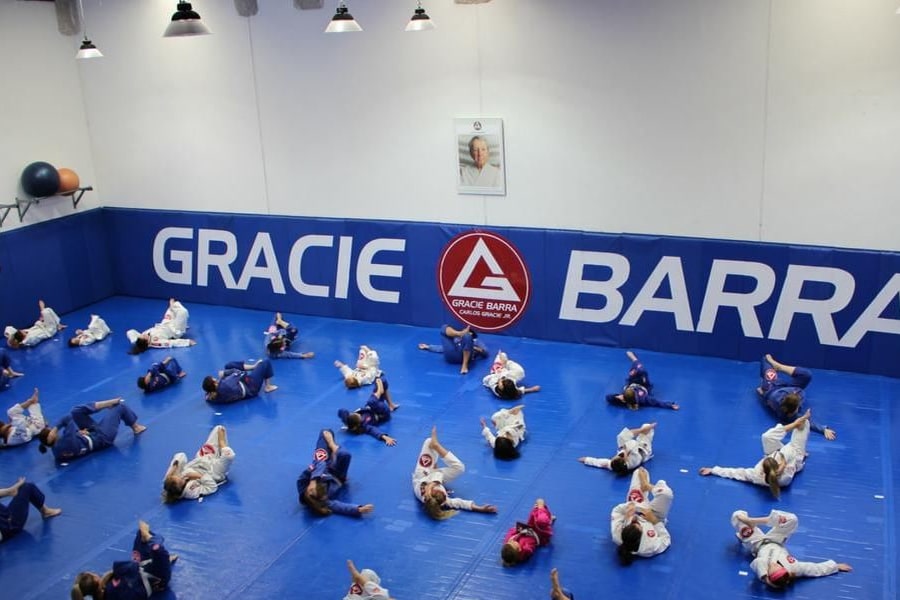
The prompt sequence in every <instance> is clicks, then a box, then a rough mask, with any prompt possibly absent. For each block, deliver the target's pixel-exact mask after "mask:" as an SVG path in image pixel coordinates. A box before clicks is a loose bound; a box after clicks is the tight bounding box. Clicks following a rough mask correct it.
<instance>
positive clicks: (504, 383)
mask: <svg viewBox="0 0 900 600" xmlns="http://www.w3.org/2000/svg"><path fill="white" fill-rule="evenodd" d="M523 379H525V369H524V368H523V367H522V365H520V364H519V363H517V362H516V361H514V360H510V359H509V357H507V356H506V352H504V351H503V350H501V351H499V352H498V353H497V356H496V357H495V358H494V364H492V365H491V372H490V373H488V374H487V375H485V376H484V379H482V380H481V383H482V384H483V385H484V387H486V388H488V389H489V390H491V392H493V393H494V395H495V396H497V397H498V398H502V399H503V400H518V399H519V398H521V397H522V396H524V395H525V394H528V393H531V392H538V391H540V389H541V386H539V385H533V386H531V387H525V386H523V385H519V382H521V381H522V380H523Z"/></svg>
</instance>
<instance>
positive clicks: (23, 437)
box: [0, 388, 47, 448]
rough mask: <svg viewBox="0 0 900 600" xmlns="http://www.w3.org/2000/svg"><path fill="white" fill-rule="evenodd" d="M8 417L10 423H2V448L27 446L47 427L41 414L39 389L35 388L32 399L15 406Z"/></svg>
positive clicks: (0, 432)
mask: <svg viewBox="0 0 900 600" xmlns="http://www.w3.org/2000/svg"><path fill="white" fill-rule="evenodd" d="M6 415H7V416H8V417H9V423H0V448H3V447H6V446H19V445H21V444H27V443H28V442H30V441H31V438H33V437H34V436H36V435H37V434H38V433H40V432H41V430H42V429H43V428H44V427H46V426H47V423H46V422H45V421H44V414H43V413H42V412H41V404H40V400H39V399H38V389H37V388H34V393H33V394H31V398H29V399H28V400H26V401H25V402H21V403H19V404H13V405H12V407H10V409H9V410H7V411H6Z"/></svg>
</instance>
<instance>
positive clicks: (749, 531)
mask: <svg viewBox="0 0 900 600" xmlns="http://www.w3.org/2000/svg"><path fill="white" fill-rule="evenodd" d="M751 535H753V529H752V528H750V527H746V526H745V527H741V537H742V538H748V537H750V536H751Z"/></svg>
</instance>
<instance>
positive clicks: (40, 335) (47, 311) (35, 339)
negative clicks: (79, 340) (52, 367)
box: [3, 300, 67, 348]
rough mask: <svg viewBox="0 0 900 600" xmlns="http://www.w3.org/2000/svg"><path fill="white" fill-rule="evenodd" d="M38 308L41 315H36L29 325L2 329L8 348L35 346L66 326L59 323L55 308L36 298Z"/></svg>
mask: <svg viewBox="0 0 900 600" xmlns="http://www.w3.org/2000/svg"><path fill="white" fill-rule="evenodd" d="M38 308H40V311H41V316H40V317H38V320H37V321H35V322H34V325H32V326H31V327H29V328H27V329H16V328H15V327H13V326H11V325H10V326H7V328H6V329H4V330H3V333H4V334H6V343H7V344H8V345H9V347H10V348H19V347H20V346H37V345H38V344H40V343H41V342H43V341H44V340H49V339H50V338H52V337H53V336H54V335H56V333H57V332H58V331H61V330H63V329H65V328H66V327H67V326H66V325H63V324H62V323H60V321H59V315H57V314H56V311H55V310H53V309H52V308H50V307H49V306H47V305H46V304H44V301H43V300H38Z"/></svg>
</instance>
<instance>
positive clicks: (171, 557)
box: [169, 554, 178, 565]
mask: <svg viewBox="0 0 900 600" xmlns="http://www.w3.org/2000/svg"><path fill="white" fill-rule="evenodd" d="M176 560H178V555H177V554H170V555H169V564H170V565H171V564H174V563H175V561H176Z"/></svg>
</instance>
